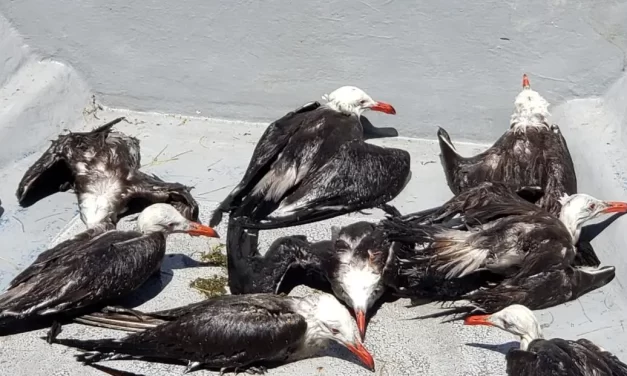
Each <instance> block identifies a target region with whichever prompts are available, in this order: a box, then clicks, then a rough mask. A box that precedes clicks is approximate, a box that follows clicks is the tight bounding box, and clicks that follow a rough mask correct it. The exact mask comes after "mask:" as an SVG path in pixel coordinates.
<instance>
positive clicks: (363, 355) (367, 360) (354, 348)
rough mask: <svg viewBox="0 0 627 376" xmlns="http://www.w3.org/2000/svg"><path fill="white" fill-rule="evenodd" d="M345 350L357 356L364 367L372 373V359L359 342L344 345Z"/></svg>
mask: <svg viewBox="0 0 627 376" xmlns="http://www.w3.org/2000/svg"><path fill="white" fill-rule="evenodd" d="M346 348H347V349H349V350H350V351H351V352H352V353H353V354H355V355H357V357H358V358H359V359H360V360H361V361H362V362H363V363H364V364H365V365H366V367H368V369H369V370H371V371H374V359H373V358H372V355H370V353H369V352H368V350H366V348H365V347H364V345H363V344H362V343H361V342H359V341H356V342H355V344H354V345H353V344H350V343H348V344H346Z"/></svg>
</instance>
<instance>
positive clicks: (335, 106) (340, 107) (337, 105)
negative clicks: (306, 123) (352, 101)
mask: <svg viewBox="0 0 627 376" xmlns="http://www.w3.org/2000/svg"><path fill="white" fill-rule="evenodd" d="M326 106H327V107H328V108H330V109H331V110H333V111H337V112H339V113H342V114H344V115H355V116H357V118H359V117H360V116H361V113H362V112H363V110H362V109H360V108H357V107H355V106H351V105H349V104H346V103H343V102H339V101H331V102H327V104H326Z"/></svg>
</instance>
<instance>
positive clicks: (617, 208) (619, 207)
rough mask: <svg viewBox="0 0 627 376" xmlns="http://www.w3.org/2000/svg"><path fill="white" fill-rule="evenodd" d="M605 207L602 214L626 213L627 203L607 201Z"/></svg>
mask: <svg viewBox="0 0 627 376" xmlns="http://www.w3.org/2000/svg"><path fill="white" fill-rule="evenodd" d="M605 204H606V205H607V207H606V208H605V209H603V213H627V202H621V201H609V202H606V203H605Z"/></svg>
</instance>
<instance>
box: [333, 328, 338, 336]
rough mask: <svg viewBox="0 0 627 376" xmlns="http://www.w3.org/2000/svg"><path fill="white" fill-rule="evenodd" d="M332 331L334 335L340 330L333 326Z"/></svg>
mask: <svg viewBox="0 0 627 376" xmlns="http://www.w3.org/2000/svg"><path fill="white" fill-rule="evenodd" d="M331 333H333V335H335V334H339V333H340V331H339V330H337V329H335V328H331Z"/></svg>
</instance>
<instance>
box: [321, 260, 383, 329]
mask: <svg viewBox="0 0 627 376" xmlns="http://www.w3.org/2000/svg"><path fill="white" fill-rule="evenodd" d="M386 255H389V254H387V253H386ZM353 256H354V254H353ZM380 257H381V251H373V250H368V259H367V260H361V259H360V258H359V257H353V258H352V259H351V260H348V262H346V263H342V264H340V266H339V270H338V271H337V275H336V279H334V280H333V281H332V283H331V287H332V289H333V293H334V294H335V295H336V296H338V297H339V298H340V299H342V300H343V301H344V302H345V303H346V304H348V305H349V306H350V307H352V308H353V311H354V312H355V318H356V319H357V328H358V329H359V334H360V336H361V339H362V340H363V339H364V338H365V336H366V314H367V312H368V311H369V310H370V308H371V307H372V305H373V304H374V303H375V302H376V301H377V300H379V298H380V297H381V295H383V293H384V292H385V284H384V281H383V275H382V274H383V270H384V268H385V265H384V264H387V261H386V260H383V261H381V262H377V261H378V260H377V258H380ZM375 260H377V261H375ZM343 261H344V260H343Z"/></svg>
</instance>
